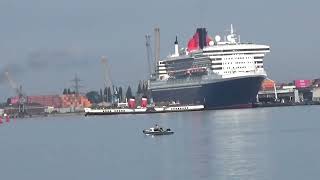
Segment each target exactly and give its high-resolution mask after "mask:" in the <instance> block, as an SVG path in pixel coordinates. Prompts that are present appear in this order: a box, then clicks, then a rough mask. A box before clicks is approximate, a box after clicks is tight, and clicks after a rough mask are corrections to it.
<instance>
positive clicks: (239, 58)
mask: <svg viewBox="0 0 320 180" xmlns="http://www.w3.org/2000/svg"><path fill="white" fill-rule="evenodd" d="M207 40H208V39H207ZM268 52H270V47H269V46H267V45H258V44H252V43H241V42H240V38H239V36H237V35H236V34H235V33H234V31H233V27H232V25H231V30H230V34H229V35H227V36H226V37H225V38H224V41H221V37H220V36H215V38H214V40H213V39H212V38H210V39H209V41H208V42H207V43H206V45H205V46H204V47H203V48H198V49H195V50H194V49H188V48H186V49H182V50H180V51H178V42H177V40H176V42H175V52H174V54H172V55H170V56H169V57H167V58H165V59H163V60H161V61H158V62H157V67H156V72H155V73H154V78H155V79H157V80H164V81H165V80H168V79H170V78H171V79H175V78H176V75H177V74H179V75H183V74H185V75H189V76H191V75H192V73H194V74H196V73H198V74H199V73H201V72H205V73H203V74H207V75H208V74H210V75H215V76H216V77H217V78H233V77H241V76H250V75H265V76H266V72H265V70H264V67H263V59H264V56H265V54H266V53H268Z"/></svg>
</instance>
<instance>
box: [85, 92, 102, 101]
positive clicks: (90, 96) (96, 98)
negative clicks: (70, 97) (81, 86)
mask: <svg viewBox="0 0 320 180" xmlns="http://www.w3.org/2000/svg"><path fill="white" fill-rule="evenodd" d="M86 97H87V98H88V99H89V101H90V102H91V103H99V102H100V95H99V93H98V91H90V92H88V93H87V94H86Z"/></svg>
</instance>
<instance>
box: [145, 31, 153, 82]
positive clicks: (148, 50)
mask: <svg viewBox="0 0 320 180" xmlns="http://www.w3.org/2000/svg"><path fill="white" fill-rule="evenodd" d="M145 37H146V50H147V61H148V66H149V67H148V76H151V73H152V69H153V68H152V65H153V61H152V49H151V39H150V35H149V34H147V35H146V36H145ZM148 78H149V77H148Z"/></svg>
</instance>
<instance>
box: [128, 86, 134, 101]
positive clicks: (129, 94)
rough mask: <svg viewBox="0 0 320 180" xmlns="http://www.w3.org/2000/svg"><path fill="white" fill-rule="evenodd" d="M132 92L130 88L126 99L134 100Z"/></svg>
mask: <svg viewBox="0 0 320 180" xmlns="http://www.w3.org/2000/svg"><path fill="white" fill-rule="evenodd" d="M132 97H133V96H132V90H131V87H130V86H129V87H128V89H127V92H126V98H127V99H130V98H132Z"/></svg>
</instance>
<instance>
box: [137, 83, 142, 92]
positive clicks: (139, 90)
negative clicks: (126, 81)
mask: <svg viewBox="0 0 320 180" xmlns="http://www.w3.org/2000/svg"><path fill="white" fill-rule="evenodd" d="M141 93H142V88H141V81H139V85H138V90H137V94H141Z"/></svg>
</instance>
